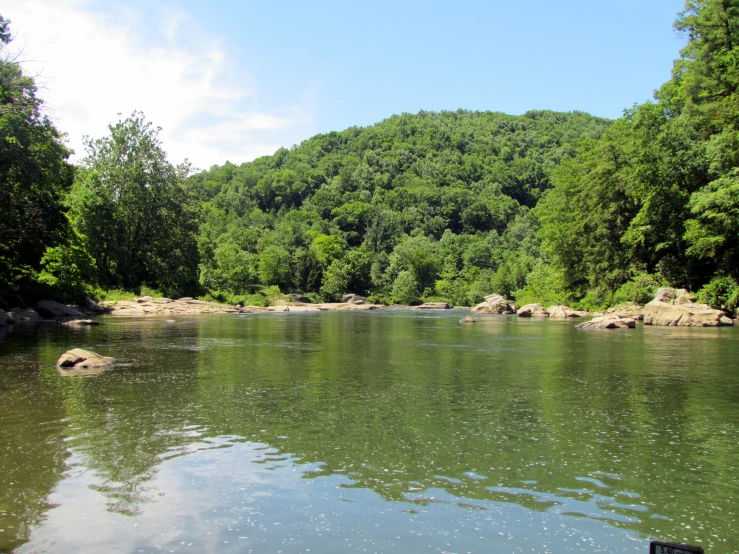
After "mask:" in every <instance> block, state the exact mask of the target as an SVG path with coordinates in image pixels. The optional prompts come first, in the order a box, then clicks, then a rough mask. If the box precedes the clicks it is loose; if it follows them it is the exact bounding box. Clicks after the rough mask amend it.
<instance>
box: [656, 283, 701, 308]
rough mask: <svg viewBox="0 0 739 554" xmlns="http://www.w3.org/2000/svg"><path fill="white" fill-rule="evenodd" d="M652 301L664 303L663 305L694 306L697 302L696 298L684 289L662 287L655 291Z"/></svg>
mask: <svg viewBox="0 0 739 554" xmlns="http://www.w3.org/2000/svg"><path fill="white" fill-rule="evenodd" d="M654 300H656V301H657V302H664V303H665V304H673V305H680V306H682V305H686V304H695V303H696V302H697V301H698V297H697V296H696V295H694V294H692V293H690V292H688V291H687V290H686V289H673V288H672V287H664V288H661V289H657V292H655V293H654Z"/></svg>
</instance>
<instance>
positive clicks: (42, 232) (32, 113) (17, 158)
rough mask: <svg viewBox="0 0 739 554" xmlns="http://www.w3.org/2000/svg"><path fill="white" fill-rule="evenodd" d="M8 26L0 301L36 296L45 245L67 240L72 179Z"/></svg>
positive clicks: (1, 66)
mask: <svg viewBox="0 0 739 554" xmlns="http://www.w3.org/2000/svg"><path fill="white" fill-rule="evenodd" d="M9 24H10V21H8V20H6V19H4V18H3V17H1V16H0V275H2V278H1V279H0V302H2V301H3V299H6V301H7V302H11V301H13V302H16V301H19V300H20V298H21V297H23V296H25V295H28V294H32V289H33V288H34V287H35V285H36V276H37V272H38V271H39V269H40V268H41V258H42V257H43V255H44V252H45V251H46V249H47V247H56V246H60V245H62V244H64V243H65V242H66V240H67V237H68V232H69V226H68V222H67V219H66V217H65V214H64V212H65V208H64V206H63V205H62V199H63V197H64V195H65V193H66V192H67V191H68V190H69V187H70V186H71V184H72V179H73V169H72V166H71V165H70V164H69V163H67V158H68V157H69V155H70V151H69V150H68V149H67V148H66V147H65V146H64V144H63V142H62V140H63V136H62V134H61V133H60V132H59V131H57V129H56V128H55V127H54V125H53V124H52V123H51V121H50V120H49V118H48V117H47V116H46V115H44V113H43V101H42V100H41V99H40V98H38V96H37V95H36V93H37V89H36V85H35V83H34V80H33V79H32V78H31V77H28V76H27V75H24V74H23V70H22V69H21V67H20V65H19V64H18V63H16V62H14V61H12V60H10V59H9V58H8V55H7V48H6V47H7V45H8V44H9V43H10V42H11V40H12V37H11V34H10V28H9Z"/></svg>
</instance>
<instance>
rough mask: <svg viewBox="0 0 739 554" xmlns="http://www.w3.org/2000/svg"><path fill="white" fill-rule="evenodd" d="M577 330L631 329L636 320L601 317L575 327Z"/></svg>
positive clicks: (634, 325)
mask: <svg viewBox="0 0 739 554" xmlns="http://www.w3.org/2000/svg"><path fill="white" fill-rule="evenodd" d="M575 327H577V328H578V329H633V328H634V327H636V320H635V319H633V318H630V317H615V316H607V315H606V316H601V317H595V318H593V319H591V320H590V321H586V322H585V323H580V324H579V325H575Z"/></svg>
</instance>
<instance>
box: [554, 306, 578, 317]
mask: <svg viewBox="0 0 739 554" xmlns="http://www.w3.org/2000/svg"><path fill="white" fill-rule="evenodd" d="M547 312H548V313H549V317H551V318H555V319H567V318H568V317H582V315H581V314H580V313H579V312H576V311H574V310H573V309H572V308H570V307H569V306H549V307H548V308H547Z"/></svg>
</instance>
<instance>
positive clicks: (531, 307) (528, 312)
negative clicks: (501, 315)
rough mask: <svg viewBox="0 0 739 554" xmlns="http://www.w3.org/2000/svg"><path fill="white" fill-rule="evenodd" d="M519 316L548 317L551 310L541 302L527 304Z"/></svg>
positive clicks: (519, 312) (521, 309)
mask: <svg viewBox="0 0 739 554" xmlns="http://www.w3.org/2000/svg"><path fill="white" fill-rule="evenodd" d="M516 313H517V314H518V317H548V316H549V312H547V311H546V310H545V309H544V306H542V305H541V304H526V305H525V306H522V307H521V308H520V309H519V310H518V312H516Z"/></svg>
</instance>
